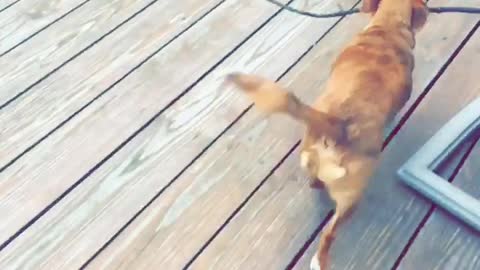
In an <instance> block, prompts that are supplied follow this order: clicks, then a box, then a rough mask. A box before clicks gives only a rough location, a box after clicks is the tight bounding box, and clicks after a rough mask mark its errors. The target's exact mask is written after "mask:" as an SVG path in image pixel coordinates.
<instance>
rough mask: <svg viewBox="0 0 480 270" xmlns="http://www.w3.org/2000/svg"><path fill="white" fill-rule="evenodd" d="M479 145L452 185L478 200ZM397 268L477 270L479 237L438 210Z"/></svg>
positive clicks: (479, 267)
mask: <svg viewBox="0 0 480 270" xmlns="http://www.w3.org/2000/svg"><path fill="white" fill-rule="evenodd" d="M479 161H480V143H478V139H477V143H476V146H475V147H474V148H473V151H472V153H471V154H470V156H469V157H468V159H467V160H466V162H465V164H464V166H463V167H462V168H461V170H460V172H459V174H458V175H457V176H456V177H455V178H454V180H453V185H454V186H457V187H459V188H461V189H462V190H465V191H466V192H467V193H468V194H470V195H472V196H474V197H476V198H480V188H479V187H480V185H478V176H480V163H479ZM396 269H400V270H409V269H445V270H447V269H462V270H476V269H480V234H479V233H478V232H476V231H474V230H473V229H472V228H471V227H469V226H467V225H465V223H463V222H461V221H459V220H458V219H457V218H456V217H453V216H451V215H450V214H448V213H446V212H445V211H444V210H442V209H440V208H435V210H434V212H433V214H432V215H431V216H430V218H429V219H428V221H427V222H426V223H425V225H424V226H423V228H422V230H421V231H420V233H419V235H418V237H417V238H416V239H415V241H414V242H413V244H412V246H411V247H410V249H409V250H408V252H407V254H406V256H405V257H404V258H403V260H402V261H401V263H400V266H399V267H398V268H396Z"/></svg>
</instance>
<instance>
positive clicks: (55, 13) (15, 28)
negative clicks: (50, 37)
mask: <svg viewBox="0 0 480 270" xmlns="http://www.w3.org/2000/svg"><path fill="white" fill-rule="evenodd" d="M88 1H90V0H23V1H21V2H19V3H18V4H16V5H13V6H12V7H10V8H8V9H6V10H5V11H3V12H2V13H1V15H0V58H1V57H2V56H4V55H6V54H8V53H9V52H11V51H12V50H14V49H15V48H17V47H18V46H20V45H21V44H23V43H24V42H26V41H27V40H28V39H30V38H32V37H33V36H35V35H37V34H38V33H40V32H42V31H43V30H45V29H47V28H48V27H50V26H51V25H53V24H55V23H56V22H58V21H60V20H62V19H63V18H65V17H66V16H68V15H69V14H70V13H71V12H73V11H75V10H76V9H78V8H80V7H81V6H83V5H84V4H86V3H87V2H88Z"/></svg>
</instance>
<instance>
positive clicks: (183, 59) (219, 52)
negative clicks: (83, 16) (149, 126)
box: [0, 1, 320, 269]
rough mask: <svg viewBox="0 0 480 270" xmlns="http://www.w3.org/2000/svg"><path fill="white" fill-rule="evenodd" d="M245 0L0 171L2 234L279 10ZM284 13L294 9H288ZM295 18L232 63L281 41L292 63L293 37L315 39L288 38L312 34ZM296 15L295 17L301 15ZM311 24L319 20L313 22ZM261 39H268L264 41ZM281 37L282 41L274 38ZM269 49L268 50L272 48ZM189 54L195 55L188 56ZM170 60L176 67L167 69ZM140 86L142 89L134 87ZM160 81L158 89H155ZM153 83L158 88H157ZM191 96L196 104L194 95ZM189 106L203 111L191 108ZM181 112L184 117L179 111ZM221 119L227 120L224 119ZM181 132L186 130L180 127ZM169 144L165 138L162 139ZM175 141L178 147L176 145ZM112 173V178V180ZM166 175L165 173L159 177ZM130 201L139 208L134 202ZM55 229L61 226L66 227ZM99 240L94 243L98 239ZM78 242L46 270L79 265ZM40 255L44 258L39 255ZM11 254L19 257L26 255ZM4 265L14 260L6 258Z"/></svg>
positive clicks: (252, 61)
mask: <svg viewBox="0 0 480 270" xmlns="http://www.w3.org/2000/svg"><path fill="white" fill-rule="evenodd" d="M244 3H245V2H243V1H230V2H227V3H226V4H225V5H222V6H221V7H219V9H217V10H215V11H214V13H212V14H210V15H209V16H208V17H207V18H206V19H205V20H202V21H201V22H200V23H198V24H197V25H196V26H195V27H194V28H192V29H191V31H189V32H187V33H185V34H184V35H182V36H181V37H180V38H179V39H177V40H176V41H175V42H174V43H172V44H171V46H169V47H167V48H166V49H165V50H164V51H162V52H161V53H159V54H157V55H156V56H155V57H154V58H152V59H150V61H149V62H147V63H146V64H145V66H143V67H141V68H139V69H138V70H137V71H136V72H135V73H133V74H132V75H131V76H129V77H127V79H126V80H125V81H123V82H122V83H121V84H119V85H117V87H116V88H115V91H112V92H109V93H107V94H105V95H104V96H102V97H101V98H100V99H99V100H97V101H96V102H95V103H94V104H92V105H91V106H89V107H88V108H87V109H86V110H85V111H84V112H83V113H81V114H79V115H78V116H77V117H76V118H74V119H73V120H71V121H70V122H69V123H67V124H66V125H65V127H64V128H62V129H61V130H59V131H58V132H57V133H54V134H53V135H52V136H51V137H49V139H47V140H46V141H45V142H44V143H42V144H41V145H39V146H38V147H36V148H34V149H33V150H32V151H31V152H29V153H28V154H27V155H26V156H25V157H24V158H22V159H21V160H19V161H18V162H17V163H15V164H14V165H12V166H11V167H9V168H8V169H7V170H6V171H4V172H3V173H2V174H1V175H0V179H1V181H0V183H1V185H2V186H1V188H0V190H1V192H2V197H1V198H2V201H1V203H0V209H1V211H0V212H1V213H2V215H3V216H5V217H6V218H5V219H4V220H3V221H2V223H1V225H2V226H3V228H2V230H1V233H2V236H3V237H8V236H10V235H11V233H13V232H15V230H17V229H18V228H19V227H20V226H22V225H23V224H25V223H26V222H27V221H28V220H29V219H30V218H31V217H32V216H33V215H34V214H36V213H38V212H39V211H41V210H42V209H43V208H44V207H45V206H46V205H47V204H49V203H50V202H52V201H53V200H54V199H55V198H57V197H58V196H59V195H60V194H61V193H62V192H63V191H64V190H65V189H67V188H68V187H70V186H71V185H72V184H73V183H74V182H75V181H76V180H77V179H79V178H80V177H82V175H84V174H85V173H86V172H87V171H88V170H89V169H91V168H92V167H93V166H95V164H96V163H97V162H98V161H99V160H101V159H102V158H104V157H105V156H107V155H108V154H109V153H110V152H111V151H112V150H113V149H114V148H115V147H116V146H118V145H119V144H120V143H121V142H122V141H124V140H125V139H127V138H128V136H130V135H131V134H132V133H133V132H134V131H135V130H137V129H138V128H140V127H141V126H142V125H143V123H145V122H146V121H147V120H148V119H149V118H151V117H152V116H153V115H155V113H156V112H158V110H160V108H161V107H162V106H165V105H167V104H168V103H169V101H170V100H171V99H172V98H175V96H176V95H177V94H178V93H179V92H180V91H182V90H183V89H185V88H186V87H188V86H189V85H190V84H191V83H193V82H194V81H195V80H196V78H197V77H198V76H200V75H201V74H202V73H203V72H205V71H206V70H208V69H209V68H210V66H212V64H214V63H215V62H217V61H218V60H219V59H220V58H221V57H222V56H223V55H225V54H226V53H228V52H229V51H230V50H231V49H232V48H233V47H235V46H236V44H238V43H239V41H240V40H242V39H244V38H245V37H246V36H248V35H249V34H250V33H251V31H252V30H253V29H255V28H256V27H257V26H259V25H260V24H261V23H262V22H265V21H266V20H267V18H269V16H271V15H272V14H274V13H275V12H276V11H277V10H278V9H277V8H276V7H274V6H272V5H269V4H268V3H265V2H258V4H254V5H252V4H248V3H247V4H244ZM149 10H151V9H149ZM162 10H163V9H162ZM163 11H164V10H163ZM153 15H155V14H153ZM153 15H150V16H149V17H150V18H156V19H157V21H156V22H157V23H158V20H159V17H160V16H153ZM157 15H158V14H157ZM247 15H248V17H249V18H250V20H249V23H248V24H246V23H245V22H244V21H241V20H239V19H238V18H244V17H245V16H247ZM237 16H238V17H237ZM290 16H294V15H291V14H290ZM290 18H292V17H290ZM294 18H297V19H296V21H294V22H295V23H292V25H291V26H290V28H285V26H282V29H281V30H280V29H279V28H280V27H278V26H277V28H273V29H272V28H270V29H269V30H270V31H271V32H264V34H262V36H261V38H260V39H257V40H256V41H255V42H254V43H253V44H251V45H250V46H249V49H248V50H247V51H246V53H244V54H243V55H241V57H240V58H239V59H237V61H239V63H238V64H241V65H243V64H245V65H261V64H262V63H263V62H262V61H260V60H264V59H265V58H264V57H262V56H264V55H265V54H266V53H265V51H266V52H268V53H274V52H277V49H280V48H284V47H291V48H292V49H291V50H289V51H286V52H285V51H283V54H282V57H287V59H286V60H285V59H284V58H282V57H279V58H278V59H277V58H273V59H274V60H277V61H282V59H283V61H286V63H287V64H288V63H291V61H292V59H295V58H296V57H298V55H299V54H301V53H302V52H303V50H300V51H297V49H298V47H295V46H292V44H293V42H295V44H298V45H297V46H303V48H308V47H309V46H311V44H312V43H313V42H314V39H315V38H317V37H318V36H317V37H315V36H313V37H311V38H309V39H304V40H303V41H300V42H299V40H298V39H296V38H297V36H292V33H295V31H293V29H296V28H297V27H300V26H304V25H305V26H304V27H305V28H301V29H302V30H303V31H304V32H301V34H305V33H306V32H307V31H308V32H310V31H311V29H306V27H308V26H309V25H308V24H307V23H306V21H307V20H310V21H311V19H307V18H304V17H297V16H294ZM298 18H301V20H300V21H299V19H298ZM284 20H287V18H284ZM226 21H228V22H230V24H229V25H225V22H226ZM317 23H320V22H318V21H317ZM226 30H228V31H226ZM222 31H225V33H224V34H223V35H218V33H219V32H220V33H221V32H222ZM275 31H279V32H280V33H279V34H277V35H272V32H275ZM290 31H293V32H290ZM265 39H267V40H268V42H267V43H266V44H265V42H266V41H264V40H265ZM279 39H280V40H283V41H282V42H279ZM193 45H195V46H193ZM267 48H272V50H269V49H267ZM192 55H194V56H195V57H192ZM267 56H268V54H267ZM175 65H177V66H178V67H181V68H172V66H175ZM277 65H279V64H278V63H277V62H276V61H275V62H274V63H273V64H272V67H271V68H270V69H271V70H277V71H276V72H278V73H279V72H281V71H279V70H278V69H277V67H276V66H277ZM283 65H284V66H283V67H284V68H285V65H286V64H285V63H284V64H283ZM279 66H280V65H279ZM232 67H234V66H232ZM270 69H269V70H270ZM152 74H160V75H161V76H158V75H156V76H152ZM214 82H217V77H215V80H214ZM140 85H141V86H142V87H139V86H140ZM159 86H160V88H158V87H159ZM132 89H135V91H132ZM151 89H156V91H152V90H151ZM207 89H208V87H207ZM214 93H216V90H215V92H214ZM200 95H201V96H196V97H197V98H200V100H201V101H205V99H204V98H205V96H204V95H203V94H200ZM207 100H208V99H207ZM193 102H194V103H197V100H195V101H193ZM203 104H204V103H203ZM194 108H197V109H201V108H198V107H195V106H194ZM243 108H244V107H243ZM174 114H175V113H174ZM187 115H188V113H187ZM183 117H185V114H184V115H183ZM210 119H212V118H210ZM185 120H186V119H185V118H179V119H178V120H176V121H175V122H174V123H173V122H172V123H171V124H170V123H168V124H167V129H168V130H169V129H176V128H178V126H177V125H178V124H180V123H182V121H185ZM229 121H231V119H230V120H229ZM215 122H216V123H218V122H219V121H218V119H215ZM223 123H224V126H226V125H228V123H229V122H223ZM162 125H163V123H162ZM224 126H223V127H224ZM219 128H222V127H219ZM180 131H185V129H181V130H180ZM162 134H164V133H162ZM162 134H161V135H162ZM206 134H207V135H206V136H208V134H209V133H208V132H207V133H206ZM161 135H159V136H161ZM160 138H161V137H160ZM171 139H172V138H171V137H168V138H167V140H169V142H171V141H170V140H171ZM163 142H165V141H163ZM169 142H166V143H167V145H168V143H169ZM208 142H210V138H208V140H207V141H206V142H205V144H208ZM176 146H177V147H178V145H176ZM176 150H177V149H176ZM172 151H173V150H172ZM196 151H197V150H195V152H196ZM195 152H194V153H195ZM170 153H172V152H170ZM191 156H192V155H191V154H188V155H187V156H185V159H186V158H187V157H188V160H185V162H186V163H188V161H189V159H190V158H191ZM72 159H75V162H72ZM180 169H181V167H177V169H174V170H172V172H171V173H172V174H173V175H174V174H176V173H177V172H178V171H179V170H180ZM173 175H172V176H173ZM114 177H115V176H114ZM114 179H115V180H117V179H116V178H114ZM136 179H137V178H136ZM140 179H141V178H140ZM168 180H169V179H165V182H167V181H168ZM87 182H88V181H87ZM115 182H116V181H115ZM165 182H164V183H163V184H164V185H165V184H166V183H165ZM127 184H128V183H127ZM127 187H128V185H127ZM106 188H107V190H110V189H113V188H114V186H113V187H108V186H107V187H106ZM114 197H115V196H114ZM137 199H142V200H143V199H145V197H143V196H139V197H138V198H137ZM146 199H148V197H147V198H146ZM95 200H97V199H94V201H93V202H92V203H93V204H94V205H95V204H96V202H95ZM15 205H23V206H25V208H21V209H18V208H17V209H14V208H13V207H11V206H15ZM3 206H4V207H3ZM127 206H128V205H127ZM134 206H137V207H138V204H136V205H134ZM97 210H101V209H97ZM137 210H138V208H134V211H137ZM7 212H8V213H7ZM80 217H82V215H80V216H78V218H80ZM88 217H92V216H88ZM73 218H77V217H73ZM7 219H8V220H7ZM117 221H118V216H116V217H114V221H113V223H111V224H110V225H109V227H108V229H107V232H108V231H109V229H110V228H111V226H112V225H117V223H116V222H117ZM68 222H70V221H68ZM83 225H84V224H83V223H82V226H83ZM119 225H121V224H119ZM49 226H50V225H49ZM59 231H60V232H62V231H64V229H60V230H59ZM27 232H28V231H27ZM57 232H58V231H57ZM70 232H72V231H70ZM113 232H114V231H113ZM77 233H78V230H75V233H74V235H76V234H77ZM104 234H105V231H102V232H101V235H104ZM28 239H30V238H28ZM57 239H60V238H57ZM94 239H95V241H96V240H97V238H94ZM46 241H47V242H48V243H51V244H52V245H53V248H57V249H56V251H57V252H65V251H68V249H65V248H64V246H61V247H58V246H55V244H56V242H51V241H50V239H46ZM98 243H99V244H100V243H101V242H98ZM44 244H45V243H44ZM79 244H80V245H85V246H86V249H85V250H83V251H84V252H86V253H85V254H81V255H83V257H82V256H75V257H74V259H73V261H67V262H65V261H64V260H53V261H49V262H51V264H52V265H50V264H48V267H49V268H48V269H50V267H53V268H55V266H58V265H57V264H60V265H61V264H64V263H76V264H77V265H78V264H79V263H82V261H81V260H82V258H83V259H85V258H88V256H89V255H91V253H88V252H94V250H91V249H88V245H89V244H91V242H90V241H89V240H86V241H85V242H81V243H79ZM30 247H31V246H30ZM35 247H36V246H35ZM8 248H9V247H7V248H6V249H5V252H2V253H1V254H2V256H4V254H7V251H6V250H7V249H8ZM50 248H52V246H50ZM42 250H45V252H48V249H47V247H45V246H43V245H42ZM76 250H77V249H75V250H70V251H76ZM78 250H80V251H79V252H81V251H82V249H78ZM22 254H26V253H21V254H20V255H22ZM34 254H37V256H39V257H41V255H42V254H43V255H45V254H44V253H41V252H39V250H36V251H34ZM17 255H18V254H17ZM51 255H52V254H47V255H45V256H47V257H49V258H50V256H51ZM4 258H5V257H4ZM33 258H36V257H35V256H30V257H27V260H28V261H29V262H32V261H34V259H33ZM41 258H43V259H45V257H41ZM69 258H70V257H69ZM11 259H12V257H9V258H8V259H5V260H2V262H3V263H4V264H3V266H5V265H6V264H7V262H6V261H8V260H11ZM16 259H19V260H23V259H25V257H21V258H16ZM8 265H15V264H12V263H11V262H9V263H8ZM0 268H1V267H0Z"/></svg>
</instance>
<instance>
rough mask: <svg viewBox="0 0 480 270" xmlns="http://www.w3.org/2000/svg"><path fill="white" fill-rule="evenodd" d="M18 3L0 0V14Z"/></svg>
mask: <svg viewBox="0 0 480 270" xmlns="http://www.w3.org/2000/svg"><path fill="white" fill-rule="evenodd" d="M18 1H19V0H2V2H0V12H2V11H5V10H6V9H7V8H8V7H11V6H13V5H14V4H16V3H17V2H18Z"/></svg>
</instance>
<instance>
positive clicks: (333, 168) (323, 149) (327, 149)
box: [315, 138, 347, 182]
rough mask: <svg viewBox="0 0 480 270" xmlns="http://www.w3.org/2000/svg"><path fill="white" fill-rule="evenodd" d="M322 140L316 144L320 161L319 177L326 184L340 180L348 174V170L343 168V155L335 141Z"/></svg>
mask: <svg viewBox="0 0 480 270" xmlns="http://www.w3.org/2000/svg"><path fill="white" fill-rule="evenodd" d="M322 140H323V141H322ZM322 140H321V141H320V142H319V143H317V144H315V147H316V149H317V152H318V159H319V164H318V170H317V177H318V178H319V179H322V180H323V181H326V182H330V181H335V180H338V179H340V178H342V177H344V176H345V175H346V174H347V169H346V168H344V167H342V166H341V160H342V154H341V153H340V152H339V150H338V149H336V147H335V143H334V142H333V141H330V140H328V139H325V138H322Z"/></svg>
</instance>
